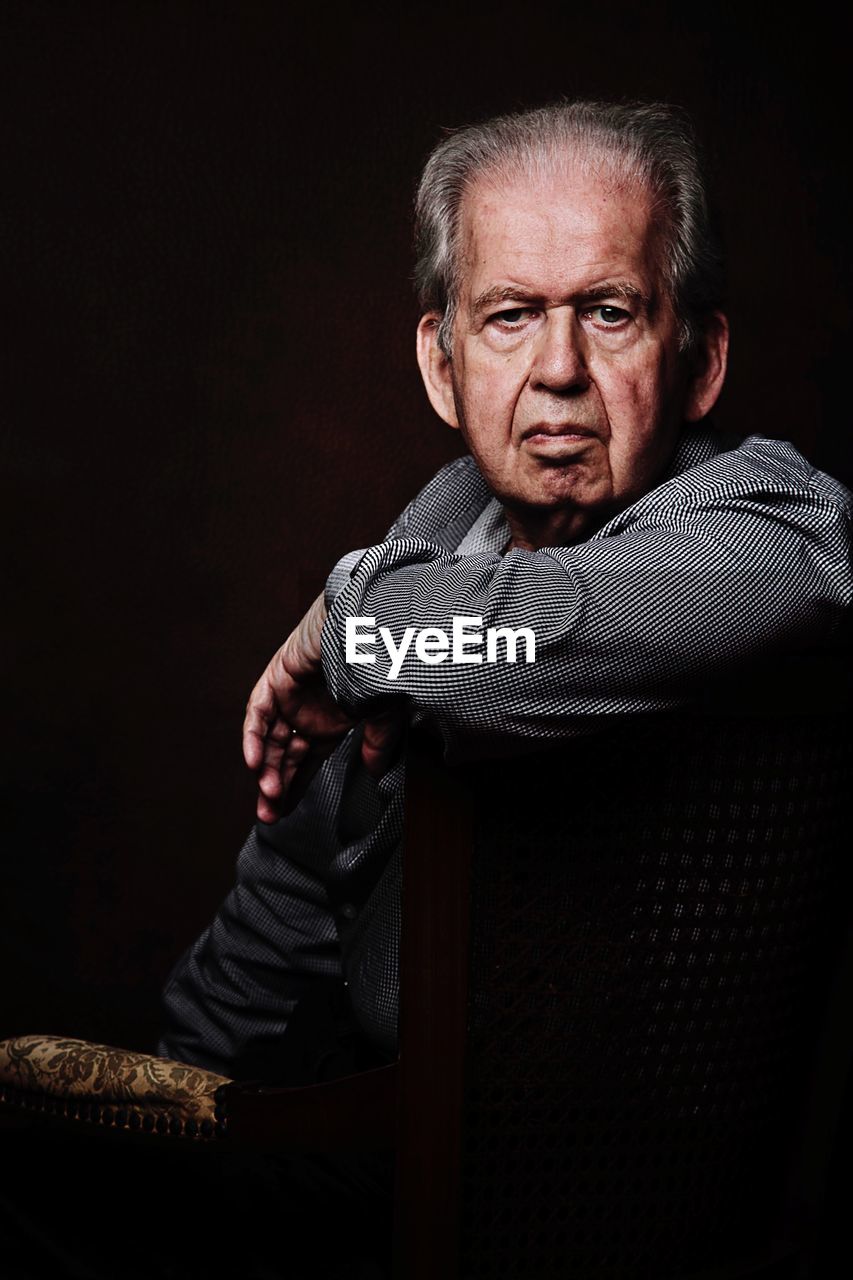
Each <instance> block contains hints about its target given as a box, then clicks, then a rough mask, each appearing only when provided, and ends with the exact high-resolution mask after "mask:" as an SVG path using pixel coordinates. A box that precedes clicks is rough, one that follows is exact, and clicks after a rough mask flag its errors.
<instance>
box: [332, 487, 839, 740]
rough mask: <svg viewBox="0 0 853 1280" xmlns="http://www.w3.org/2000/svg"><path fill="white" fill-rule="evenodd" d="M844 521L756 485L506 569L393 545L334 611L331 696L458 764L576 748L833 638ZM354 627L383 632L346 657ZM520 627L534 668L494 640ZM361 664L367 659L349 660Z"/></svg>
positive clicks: (366, 566)
mask: <svg viewBox="0 0 853 1280" xmlns="http://www.w3.org/2000/svg"><path fill="white" fill-rule="evenodd" d="M846 522H847V513H846V512H845V511H844V510H843V508H841V507H840V506H839V505H838V504H837V503H833V502H832V501H830V500H828V499H827V497H826V495H824V494H822V493H820V492H817V491H814V490H809V489H807V488H805V489H803V490H802V491H801V492H798V493H795V492H792V491H791V490H789V489H785V488H784V486H781V487H778V488H774V486H772V485H767V486H762V485H756V486H755V487H754V491H753V492H749V491H747V492H743V493H740V494H736V495H735V496H729V495H726V494H725V493H724V492H720V493H718V494H713V493H711V494H705V495H704V496H701V495H700V496H696V495H694V496H690V495H688V494H687V493H685V494H683V495H680V496H679V495H676V498H675V500H672V498H670V500H669V501H668V502H667V503H666V504H658V505H656V504H655V503H654V502H650V503H649V504H648V509H647V511H646V512H645V514H644V515H642V516H640V517H639V518H636V519H634V520H633V521H632V522H631V523H629V524H627V526H626V527H624V528H623V529H621V530H616V531H614V532H613V533H612V534H611V535H609V536H603V537H599V538H595V539H592V540H590V541H589V542H586V543H583V544H579V545H575V546H571V547H554V548H547V549H543V550H541V551H535V552H527V551H511V552H510V553H508V554H507V555H506V556H504V557H503V558H501V557H500V556H498V555H470V556H466V555H458V554H453V553H449V552H448V551H446V550H445V549H444V548H442V547H441V546H439V545H437V544H435V543H432V542H431V541H429V540H427V539H417V538H405V539H402V540H399V541H395V542H391V543H383V544H381V545H379V546H376V547H372V548H370V549H369V550H368V551H367V552H366V553H365V554H364V556H363V557H362V558H361V560H360V562H359V564H358V565H357V567H356V568H355V569H354V570H353V571H352V573H351V576H350V580H349V582H348V583H347V584H346V585H345V586H344V587H343V588H342V589H341V590H340V591H339V592H338V593H337V595H336V597H335V600H334V603H333V605H332V607H331V610H330V612H329V616H328V619H327V621H326V624H325V626H324V628H323V638H322V660H323V672H324V675H325V679H326V684H327V687H328V689H329V692H330V693H331V694H332V696H333V697H334V699H335V700H336V701H337V702H338V703H339V704H340V705H341V706H342V707H343V708H345V709H346V711H347V712H348V713H349V714H351V715H354V716H357V715H363V714H365V713H366V712H367V711H368V709H369V708H370V706H371V705H372V704H373V702H374V700H375V699H378V698H383V697H385V698H387V697H388V696H389V695H393V696H395V697H396V698H398V699H402V700H405V702H406V703H407V704H408V705H409V706H410V707H412V708H415V709H417V710H419V711H422V712H424V713H426V714H427V715H428V716H429V717H430V718H431V719H432V720H434V722H436V723H437V724H438V726H439V727H440V729H441V731H442V734H443V736H444V739H445V742H446V745H447V746H448V748H449V750H450V751H451V752H452V754H454V755H456V756H460V755H471V754H477V753H479V752H480V751H481V750H482V747H483V744H484V743H487V744H488V743H489V742H491V743H494V742H495V740H496V739H497V738H498V737H499V738H500V740H501V743H502V744H503V745H504V746H506V745H507V744H508V743H509V744H511V743H512V741H515V742H516V744H522V743H524V742H531V741H534V740H542V739H553V738H559V737H564V736H571V735H573V734H576V733H578V732H582V731H583V730H584V728H586V727H587V726H588V724H589V722H590V720H591V718H592V717H594V716H600V715H606V714H625V713H632V712H643V711H652V710H662V709H665V708H667V707H672V706H676V705H679V704H680V703H682V702H684V701H685V700H686V699H687V698H688V697H689V695H690V694H691V692H695V691H696V689H697V686H698V685H700V684H701V682H702V679H703V677H706V676H709V675H711V674H713V673H714V672H716V671H722V670H724V669H726V668H727V667H729V666H731V665H733V664H737V663H739V662H740V661H742V660H744V659H747V658H749V657H754V656H756V655H758V654H764V653H767V654H771V653H774V652H781V651H785V650H786V649H791V648H796V647H798V646H800V645H803V644H809V643H814V642H816V641H819V640H821V639H824V638H826V637H827V636H828V635H830V634H831V632H832V630H833V629H834V627H835V626H837V624H838V621H839V619H840V617H841V614H842V612H843V611H844V609H845V608H849V605H850V599H851V575H850V568H849V558H848V557H849V529H848V527H847V524H846ZM354 618H361V619H374V620H375V621H374V622H372V623H371V622H364V623H361V624H358V628H357V629H358V630H359V631H360V632H361V633H362V634H364V633H365V632H366V633H367V634H368V635H370V634H371V633H375V635H376V639H375V641H374V642H373V643H372V644H371V643H370V641H369V640H368V641H367V642H362V643H359V644H358V645H357V646H356V647H355V648H354V647H353V630H354V624H353V622H352V621H349V622H348V619H349V620H352V619H354ZM462 618H465V619H468V620H469V621H468V622H467V623H462V624H460V622H459V619H462ZM472 619H480V620H481V621H480V622H474V621H470V620H472ZM454 624H455V625H456V627H457V629H458V628H459V627H460V625H461V626H462V628H463V629H464V630H466V631H467V632H468V633H469V634H471V633H473V634H474V635H476V633H477V632H478V631H480V632H481V633H482V641H481V643H480V644H479V645H478V644H477V643H476V642H475V640H473V639H472V640H469V643H468V644H467V645H463V646H462V647H461V648H459V649H457V652H456V654H455V655H454V652H453V644H452V636H453V630H454ZM383 628H384V632H383V631H382V630H381V629H383ZM427 629H429V632H430V634H431V638H430V639H429V640H427V641H425V642H423V643H422V645H421V649H420V652H418V649H417V637H418V633H420V632H424V631H426V630H427ZM489 629H492V630H493V631H494V632H497V633H498V635H497V639H496V640H495V641H494V642H493V648H492V654H493V656H494V657H495V660H493V661H488V657H489V653H488V631H489ZM521 629H527V630H529V631H532V632H533V633H534V635H535V658H534V660H533V661H527V660H526V659H527V657H528V652H527V650H529V647H530V646H529V642H527V644H526V646H525V645H523V644H522V642H521V639H520V638H519V639H518V640H517V642H516V644H517V651H516V655H515V656H516V660H515V662H510V661H507V660H506V659H507V657H508V653H507V649H506V640H505V638H503V637H502V636H501V634H500V633H501V631H502V630H504V631H509V632H518V631H520V630H521ZM440 633H444V634H445V635H447V637H448V642H449V643H448V645H447V646H446V647H443V646H442V641H441V635H440ZM348 639H349V641H350V646H349V652H348V650H347V640H348ZM365 655H369V656H371V657H373V659H374V660H373V661H372V662H367V661H363V660H361V661H353V660H352V659H353V658H354V657H356V656H359V657H361V658H363V657H364V656H365ZM439 655H442V656H439ZM454 656H455V657H456V658H457V659H459V660H457V661H454ZM477 657H479V658H480V659H481V660H480V661H476V660H474V661H472V660H471V659H472V658H473V659H476V658H477Z"/></svg>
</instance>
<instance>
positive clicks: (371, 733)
mask: <svg viewBox="0 0 853 1280" xmlns="http://www.w3.org/2000/svg"><path fill="white" fill-rule="evenodd" d="M405 727H406V720H405V717H404V716H403V715H401V714H400V712H399V711H390V712H388V714H387V715H383V716H376V717H375V718H374V719H373V720H367V721H365V725H364V733H363V735H362V739H361V759H362V762H363V763H364V767H365V769H367V771H368V773H372V774H373V775H374V777H378V776H379V775H381V774H383V773H384V772H385V771H386V769H388V768H390V766H391V765H392V764H393V762H394V760H395V758H396V756H397V753H398V751H399V749H400V743H401V740H402V737H403V732H404V730H405Z"/></svg>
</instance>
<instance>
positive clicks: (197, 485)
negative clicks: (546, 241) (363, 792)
mask: <svg viewBox="0 0 853 1280" xmlns="http://www.w3.org/2000/svg"><path fill="white" fill-rule="evenodd" d="M807 15H808V16H807V17H806V18H803V19H802V21H801V22H800V23H798V25H796V26H788V25H783V24H781V23H780V22H779V19H778V18H777V17H776V16H775V15H774V13H773V11H772V10H769V9H768V10H767V11H766V12H765V11H763V10H762V11H759V10H757V9H753V10H750V11H747V12H746V13H744V12H743V11H742V10H738V9H735V8H732V9H728V8H726V7H725V6H723V7H720V6H714V7H713V8H711V7H709V8H708V9H707V10H706V11H705V12H703V13H702V14H701V15H700V13H699V11H698V10H696V11H689V12H688V11H685V10H683V9H682V8H681V7H680V6H676V5H673V6H667V5H657V6H653V7H651V8H650V7H649V6H643V7H639V6H638V7H633V6H631V7H629V6H618V5H617V6H615V7H614V6H613V5H603V6H594V7H591V6H588V5H583V6H574V5H570V4H565V5H559V6H558V5H518V4H512V5H509V4H508V5H502V4H492V5H490V6H489V7H488V8H487V9H484V10H483V12H482V13H473V14H469V15H467V16H466V15H460V14H459V13H454V12H452V11H450V10H447V11H445V10H442V9H441V8H436V7H434V6H429V7H421V8H416V9H414V10H412V11H411V15H410V16H409V17H408V18H406V19H402V18H401V17H399V16H397V15H395V14H394V13H393V12H391V11H389V12H387V13H382V12H379V11H376V10H370V9H367V8H362V7H353V8H352V9H351V10H350V15H349V17H348V18H347V19H346V20H344V21H341V20H340V19H339V18H337V17H336V18H334V19H333V18H332V17H331V15H330V13H329V12H328V11H327V10H326V8H325V6H323V5H322V4H316V5H314V6H310V7H306V8H305V9H304V10H303V9H296V8H291V7H289V6H287V5H263V4H243V5H237V4H230V5H227V4H208V5H193V4H186V3H174V4H130V3H112V4H100V5H95V4H90V3H78V4H64V5H45V4H38V3H34V4H27V5H23V4H8V3H7V4H5V5H4V6H3V9H2V15H0V31H2V59H3V65H2V77H0V83H2V85H3V93H4V95H5V96H6V98H7V101H6V103H5V106H4V110H3V112H2V124H0V130H2V164H0V181H2V189H3V195H2V204H0V246H1V247H2V297H3V303H4V311H5V313H6V338H5V339H4V342H3V363H4V369H3V377H2V390H1V391H0V394H2V421H3V435H4V442H5V443H6V445H7V453H6V458H5V462H4V468H3V476H4V493H5V496H4V499H3V509H4V511H5V513H6V515H7V517H8V519H9V521H10V528H9V531H8V534H7V536H6V539H5V541H4V545H5V548H6V550H7V553H8V568H7V575H6V584H7V585H6V586H5V588H4V596H5V598H6V600H7V601H8V602H9V607H8V610H7V613H6V623H5V626H4V628H3V638H4V641H5V642H6V646H5V647H6V650H7V668H6V670H7V678H6V680H5V682H4V684H5V690H4V692H5V698H6V702H7V705H6V709H5V710H6V714H5V726H6V727H5V734H4V741H5V748H6V753H5V766H4V770H3V784H4V788H5V790H4V795H3V800H2V807H3V818H4V828H5V831H4V863H3V868H4V877H3V878H4V885H3V894H2V918H0V972H2V975H3V986H4V989H3V991H2V1006H0V1034H8V1033H11V1032H13V1031H52V1032H60V1033H69V1034H72V1033H73V1034H80V1035H83V1036H86V1037H88V1038H91V1039H98V1040H106V1041H107V1042H112V1043H117V1044H125V1045H128V1046H131V1047H140V1048H146V1047H151V1046H152V1044H153V1042H154V1040H155V1038H156V1032H157V1025H158V1011H157V993H158V991H159V988H160V986H161V984H162V982H163V979H164V978H165V976H166V974H167V972H168V969H169V967H170V966H171V964H172V963H173V961H174V960H175V958H176V957H177V955H178V953H179V952H180V950H181V949H182V948H183V947H184V946H185V945H186V944H187V943H188V942H189V941H190V940H191V939H192V938H193V937H194V936H195V935H196V933H197V932H198V931H199V930H200V929H201V928H202V927H203V925H204V924H205V923H206V921H207V920H208V918H209V917H210V915H211V913H212V911H213V910H214V909H215V907H216V905H217V903H218V901H219V900H220V899H221V897H222V896H223V894H224V893H225V892H226V891H227V889H228V887H229V885H230V883H231V879H232V875H233V864H234V858H235V855H236V852H237V849H238V847H239V845H240V843H241V841H242V839H243V837H244V835H245V833H246V831H247V830H248V828H249V826H250V823H251V821H252V817H253V798H252V797H253V786H252V783H251V779H249V778H248V777H247V776H245V774H244V770H243V767H242V763H241V754H240V725H241V721H242V713H243V706H244V703H245V700H246V697H247V694H248V691H249V689H250V688H251V686H252V684H253V683H254V681H255V679H256V678H257V676H258V675H259V674H260V671H261V670H262V668H263V666H264V664H265V662H266V660H267V658H268V657H269V656H270V654H271V653H272V651H273V650H274V649H275V648H276V647H277V645H278V644H279V643H280V642H281V641H282V640H283V639H284V637H285V635H286V633H287V631H288V630H289V628H290V627H291V626H292V624H293V623H294V622H295V621H296V620H297V618H298V616H299V614H300V612H301V610H302V608H303V607H304V606H305V605H306V604H307V603H308V602H309V601H310V599H311V598H312V597H313V595H314V594H315V593H316V592H317V591H318V590H319V589H320V587H321V586H322V583H323V580H324V577H325V573H326V571H327V570H328V568H329V567H330V566H331V564H332V563H333V562H334V561H335V560H336V559H337V558H338V556H339V555H340V554H342V553H343V552H344V551H346V550H349V549H351V548H352V547H359V546H364V545H366V544H368V543H370V542H372V541H376V540H377V539H378V538H379V537H381V536H382V535H383V534H384V532H385V529H386V527H387V525H388V524H389V523H390V522H391V520H392V519H393V517H394V516H395V515H396V514H397V512H398V511H399V510H400V509H401V508H402V507H403V505H404V504H405V503H406V501H408V499H409V498H410V497H411V496H412V495H413V494H414V493H415V492H416V491H417V490H418V489H419V488H420V486H421V485H422V484H423V483H424V482H425V481H426V480H427V479H428V478H429V477H430V476H431V475H432V474H433V472H434V471H435V470H436V469H437V467H438V466H439V465H440V464H441V463H442V462H444V461H445V460H446V459H447V458H449V457H451V456H453V454H454V453H455V452H457V450H458V442H457V439H456V437H455V435H454V434H453V433H451V432H450V431H448V430H447V428H446V427H444V426H443V424H441V423H439V421H438V420H437V419H436V418H435V417H434V415H433V414H432V412H431V410H430V409H429V408H428V406H427V402H426V398H425V396H424V394H423V391H422V389H421V386H420V381H419V375H418V373H417V369H416V366H415V361H414V328H415V323H416V319H417V311H416V308H415V304H414V301H413V299H412V295H411V286H410V272H411V261H410V251H409V240H410V220H409V210H410V204H411V197H412V191H413V186H414V182H415V180H416V177H417V173H418V169H419V166H420V165H421V163H422V161H423V159H424V158H425V156H426V153H427V152H428V150H429V149H430V147H431V146H432V145H433V144H434V143H435V142H436V141H437V140H438V138H439V137H440V136H441V131H442V129H443V128H445V127H448V126H454V125H459V124H464V123H467V122H470V121H471V120H473V119H477V118H482V117H485V116H487V115H489V114H492V113H494V112H495V111H499V110H507V109H512V108H515V107H522V106H528V105H536V104H538V103H541V102H545V101H548V100H550V99H552V98H554V97H556V96H558V95H561V94H566V95H576V94H577V95H599V96H618V97H633V96H638V97H644V98H663V99H666V100H670V101H675V102H678V103H681V104H683V105H685V106H686V107H687V108H688V109H689V110H690V111H691V112H692V113H693V115H694V118H695V120H696V122H697V124H698V126H699V129H700V132H701V134H702V136H703V137H704V139H705V140H706V143H707V145H708V148H709V151H710V156H711V160H712V164H713V168H714V171H715V173H716V178H717V184H718V188H719V198H720V203H721V206H722V208H723V210H724V215H725V216H724V227H725V233H726V239H727V244H728V249H729V256H730V281H731V306H730V313H731V318H732V325H733V340H734V347H733V363H732V370H731V376H730V380H729V384H728V386H727V390H726V392H725V394H724V397H723V401H722V403H721V407H720V410H719V412H718V415H717V418H718V421H719V423H720V425H722V426H725V427H727V428H732V429H740V430H743V431H750V430H754V431H759V432H763V433H765V434H768V435H777V436H781V437H787V438H791V439H793V440H794V441H795V442H797V443H798V444H799V445H800V446H801V447H802V448H803V449H804V451H806V452H807V453H808V454H809V456H811V457H812V458H813V460H814V461H816V462H817V463H818V464H819V465H822V466H824V467H825V468H826V469H827V470H830V471H833V472H834V473H836V474H838V475H839V476H840V477H841V478H844V479H846V480H847V481H848V483H849V482H850V479H851V465H850V448H849V443H848V436H849V424H848V420H847V400H848V382H849V373H848V349H849V344H850V337H851V334H850V321H849V315H848V310H847V299H848V289H849V271H848V268H847V264H846V259H847V237H848V228H849V226H850V214H851V210H850V202H849V197H848V195H847V192H846V184H845V181H844V178H845V176H846V172H845V171H846V169H847V167H848V156H849V143H848V133H849V128H850V113H849V110H848V96H847V93H848V91H847V80H848V68H847V49H848V47H849V45H848V40H847V33H846V32H844V31H842V30H841V29H839V28H838V27H837V26H835V27H834V26H832V25H831V24H828V23H827V21H826V20H825V19H824V17H823V16H822V14H821V11H820V10H819V9H818V8H816V7H815V6H813V5H812V6H809V7H808V9H807Z"/></svg>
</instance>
